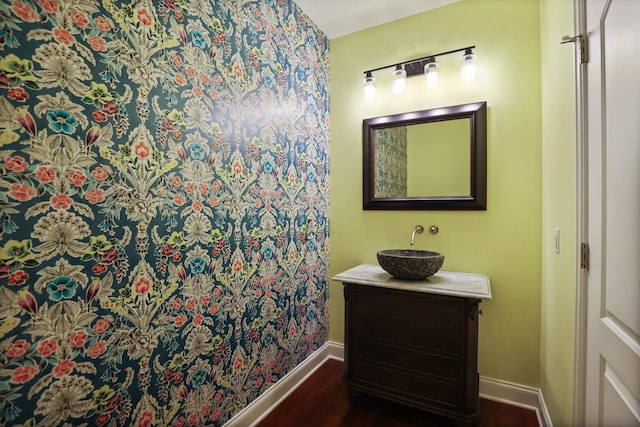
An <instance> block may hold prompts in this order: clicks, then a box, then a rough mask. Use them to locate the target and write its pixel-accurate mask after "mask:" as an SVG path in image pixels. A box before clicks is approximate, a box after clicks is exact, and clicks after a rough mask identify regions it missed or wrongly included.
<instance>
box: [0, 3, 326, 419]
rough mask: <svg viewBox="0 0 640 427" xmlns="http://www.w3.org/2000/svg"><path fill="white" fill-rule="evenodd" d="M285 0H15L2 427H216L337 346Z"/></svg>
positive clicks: (319, 184) (305, 46) (7, 11)
mask: <svg viewBox="0 0 640 427" xmlns="http://www.w3.org/2000/svg"><path fill="white" fill-rule="evenodd" d="M328 49H329V48H328V40H327V39H326V38H325V36H324V35H323V34H322V33H321V32H320V31H319V30H318V29H317V28H316V27H315V26H314V25H313V24H312V23H311V22H310V21H309V20H308V18H307V17H306V16H305V15H304V14H303V13H302V12H301V11H300V10H299V9H298V8H297V7H296V6H295V4H294V3H293V2H292V1H291V0H160V1H151V0H140V1H133V2H119V1H113V0H2V1H1V2H0V425H2V426H5V425H6V426H9V425H11V426H36V425H37V426H47V427H49V426H58V425H65V426H121V425H136V426H151V425H157V426H165V425H171V426H200V425H222V424H223V423H224V422H225V421H227V420H229V419H230V418H231V417H232V416H233V415H234V414H236V413H237V412H238V411H239V410H241V409H242V408H244V407H245V406H246V405H247V404H249V403H250V402H251V401H252V400H254V399H255V398H256V397H257V396H259V395H260V394H261V393H263V392H264V391H265V390H266V389H267V388H268V387H269V386H271V385H273V384H274V383H275V382H276V381H278V379H279V378H281V377H282V376H284V375H285V374H286V373H287V372H289V371H290V370H291V369H292V368H293V367H295V366H296V365H297V364H299V363H300V362H301V361H302V360H304V359H305V358H306V357H307V356H308V355H310V354H311V353H312V352H313V351H314V350H316V349H317V348H318V347H320V346H321V345H322V344H324V342H326V340H327V328H328V304H327V298H328V290H327V289H328V288H327V281H328V277H327V275H328V265H327V264H328V229H329V224H328V220H329V219H328V212H329V206H328V205H329V201H328V197H329V196H328V195H329V191H328V190H329V176H328V170H327V168H328V164H329V159H328V130H329V111H328V94H327V91H328Z"/></svg>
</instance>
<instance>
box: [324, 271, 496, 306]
mask: <svg viewBox="0 0 640 427" xmlns="http://www.w3.org/2000/svg"><path fill="white" fill-rule="evenodd" d="M333 280H337V281H340V282H343V283H344V282H347V283H355V284H358V285H368V286H379V287H383V288H391V289H401V290H406V291H414V292H425V293H430V294H440V295H449V296H456V297H463V298H478V299H491V283H490V282H489V278H488V277H487V276H485V275H484V274H475V273H459V272H455V271H439V272H437V273H436V274H434V275H433V276H431V277H428V278H427V279H425V280H401V279H396V278H395V277H393V276H391V275H390V274H389V273H387V272H386V271H384V270H383V269H382V267H380V266H379V265H375V264H360V265H358V266H357V267H353V268H351V269H349V270H347V271H343V272H342V273H338V274H336V275H335V276H333Z"/></svg>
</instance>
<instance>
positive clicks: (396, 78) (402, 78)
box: [391, 64, 407, 95]
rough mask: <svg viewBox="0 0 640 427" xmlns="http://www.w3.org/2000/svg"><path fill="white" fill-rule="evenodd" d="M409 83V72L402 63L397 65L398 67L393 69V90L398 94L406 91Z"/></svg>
mask: <svg viewBox="0 0 640 427" xmlns="http://www.w3.org/2000/svg"><path fill="white" fill-rule="evenodd" d="M406 85H407V72H406V71H405V70H404V68H402V65H399V64H398V65H396V69H395V70H394V71H393V83H392V86H391V90H392V92H393V93H395V94H396V95H399V94H401V93H403V92H404V89H405V87H406Z"/></svg>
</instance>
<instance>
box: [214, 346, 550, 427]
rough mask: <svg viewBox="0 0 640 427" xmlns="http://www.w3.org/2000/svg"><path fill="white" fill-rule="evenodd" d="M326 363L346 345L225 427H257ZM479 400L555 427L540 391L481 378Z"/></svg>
mask: <svg viewBox="0 0 640 427" xmlns="http://www.w3.org/2000/svg"><path fill="white" fill-rule="evenodd" d="M327 359H337V360H344V345H343V344H340V343H336V342H333V341H328V342H326V343H325V344H324V345H323V346H322V347H320V348H319V349H318V350H316V351H315V352H314V353H313V354H312V355H311V356H309V357H308V358H307V359H305V360H304V361H303V362H302V363H301V364H299V365H298V366H296V367H295V368H294V369H292V370H291V372H289V373H288V374H287V375H285V376H284V377H282V378H281V379H280V380H279V381H278V382H277V383H275V384H274V385H273V386H272V387H271V388H269V389H267V391H265V392H264V393H263V394H261V395H260V396H259V397H258V398H257V399H256V400H254V401H253V402H251V403H250V404H249V405H248V406H247V407H246V408H244V409H243V410H242V411H240V412H239V413H237V414H236V415H235V416H234V417H233V418H231V419H230V420H229V421H228V422H227V423H226V424H225V427H245V426H253V425H256V424H257V423H258V422H260V421H261V420H262V419H263V418H264V417H265V416H267V414H269V412H271V411H272V410H273V408H275V407H276V406H278V404H279V403H280V402H282V401H283V400H284V399H286V398H287V396H289V394H291V393H292V392H293V390H295V389H296V388H297V387H298V386H299V385H300V384H302V383H303V382H304V381H305V380H306V379H307V377H309V376H310V375H311V374H312V373H313V372H314V371H315V370H316V369H318V368H319V367H320V365H322V363H323V362H324V361H325V360H327ZM480 397H482V398H483V399H488V400H493V401H496V402H502V403H507V404H509V405H512V406H518V407H521V408H526V409H531V410H533V411H535V412H536V415H537V417H538V424H539V425H540V427H553V425H552V424H551V420H550V418H549V413H548V412H547V406H546V404H545V403H544V398H543V397H542V393H541V392H540V390H538V389H537V388H533V387H527V386H521V385H518V384H513V383H509V382H507V381H500V380H494V379H490V378H484V377H480Z"/></svg>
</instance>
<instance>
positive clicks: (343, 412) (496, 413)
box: [257, 359, 538, 427]
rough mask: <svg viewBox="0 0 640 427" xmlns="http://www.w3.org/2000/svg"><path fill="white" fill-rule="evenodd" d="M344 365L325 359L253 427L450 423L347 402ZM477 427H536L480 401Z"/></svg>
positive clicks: (514, 410) (368, 401) (379, 404)
mask: <svg viewBox="0 0 640 427" xmlns="http://www.w3.org/2000/svg"><path fill="white" fill-rule="evenodd" d="M343 371H344V365H343V363H342V362H341V361H338V360H333V359H330V360H327V361H326V362H324V363H323V364H322V366H320V367H319V368H318V369H317V370H316V371H315V372H314V373H313V375H311V376H310V377H309V378H308V379H307V380H306V381H305V382H304V383H303V384H301V385H300V386H299V387H298V388H297V389H296V390H294V392H293V393H291V395H289V396H288V397H287V398H286V399H285V400H284V401H283V402H282V403H281V404H280V405H278V407H277V408H275V409H274V410H273V411H272V412H271V413H269V414H268V415H267V416H266V417H265V418H264V419H263V420H262V421H261V422H260V423H258V424H257V426H258V427H417V426H420V427H425V426H429V427H449V426H452V425H453V424H452V423H451V421H450V420H447V419H446V418H442V417H439V416H436V415H432V414H429V413H426V412H424V411H419V410H416V409H412V408H409V407H406V406H402V405H398V404H395V403H390V402H385V401H383V400H380V399H376V398H373V397H368V396H364V395H363V396H359V397H358V398H357V399H355V400H351V399H349V396H348V395H347V389H346V388H345V386H344V384H343V383H342V374H343ZM477 426H478V427H538V420H537V417H536V414H535V412H534V411H532V410H527V409H522V408H518V407H514V406H510V405H505V404H503V403H497V402H493V401H490V400H485V399H480V419H479V421H478V424H477Z"/></svg>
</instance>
